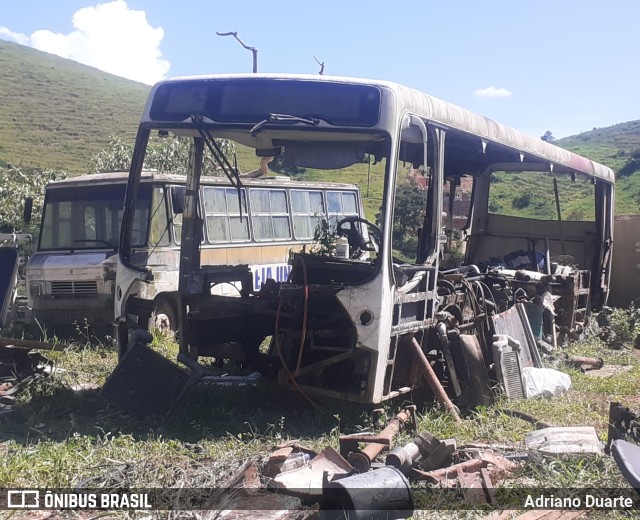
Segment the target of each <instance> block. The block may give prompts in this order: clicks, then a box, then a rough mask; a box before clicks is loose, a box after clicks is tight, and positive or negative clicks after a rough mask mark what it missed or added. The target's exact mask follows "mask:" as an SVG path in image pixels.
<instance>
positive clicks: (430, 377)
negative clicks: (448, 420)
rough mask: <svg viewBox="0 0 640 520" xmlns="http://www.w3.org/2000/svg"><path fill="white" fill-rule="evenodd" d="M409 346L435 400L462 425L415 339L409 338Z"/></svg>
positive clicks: (456, 411)
mask: <svg viewBox="0 0 640 520" xmlns="http://www.w3.org/2000/svg"><path fill="white" fill-rule="evenodd" d="M411 346H412V347H413V352H414V354H415V356H416V359H417V360H418V363H419V367H420V368H421V369H422V375H423V376H424V378H425V379H426V380H427V383H428V384H429V388H431V390H432V391H433V393H434V394H435V396H436V399H437V400H438V401H439V402H440V403H441V404H442V405H443V406H444V407H445V408H446V409H447V410H448V411H449V412H450V413H451V415H453V418H454V419H455V421H456V422H457V423H458V424H460V423H462V419H460V415H458V410H457V409H456V407H455V406H454V405H453V403H452V402H451V399H449V396H448V395H447V393H446V392H445V390H444V388H442V384H440V381H439V380H438V376H437V375H436V373H435V372H434V371H433V368H431V363H429V360H428V359H427V356H425V355H424V352H422V347H420V344H419V343H418V341H417V340H416V338H411Z"/></svg>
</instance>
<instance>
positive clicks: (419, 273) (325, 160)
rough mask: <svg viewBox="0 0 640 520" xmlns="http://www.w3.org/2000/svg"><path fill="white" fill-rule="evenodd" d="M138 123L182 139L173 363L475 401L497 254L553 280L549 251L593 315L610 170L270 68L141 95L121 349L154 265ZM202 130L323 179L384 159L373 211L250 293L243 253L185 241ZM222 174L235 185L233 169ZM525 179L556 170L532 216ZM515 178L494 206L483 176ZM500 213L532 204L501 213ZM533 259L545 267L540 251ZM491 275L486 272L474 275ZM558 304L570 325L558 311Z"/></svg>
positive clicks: (372, 397)
mask: <svg viewBox="0 0 640 520" xmlns="http://www.w3.org/2000/svg"><path fill="white" fill-rule="evenodd" d="M152 133H160V134H167V133H169V134H173V135H178V136H185V137H188V138H190V139H191V141H192V160H191V165H190V169H189V171H188V174H187V181H186V185H187V191H186V196H185V205H184V208H185V209H184V214H183V222H182V241H181V249H180V275H179V276H180V278H179V282H178V290H179V302H180V308H179V315H180V320H179V322H180V354H179V356H178V359H179V360H180V361H181V362H182V363H184V364H185V365H187V366H188V367H190V368H191V369H193V370H196V371H197V370H198V366H197V361H198V359H199V358H200V357H202V356H208V357H214V358H224V359H240V358H243V357H245V358H246V357H248V358H249V360H250V361H253V362H255V365H256V366H257V367H259V368H261V369H262V368H264V370H263V371H264V373H265V374H269V373H271V372H270V369H274V368H275V369H277V370H279V373H280V376H281V377H280V381H285V382H287V383H289V384H291V385H292V386H293V387H295V388H296V389H298V390H300V391H303V392H305V393H308V394H321V395H325V396H333V397H338V398H340V399H350V400H355V401H360V402H365V403H378V402H381V401H384V400H387V399H390V398H392V397H396V396H399V395H402V394H407V393H409V392H411V391H412V390H414V389H417V388H419V387H421V386H425V385H424V381H425V380H427V381H429V387H430V388H431V390H433V391H434V392H435V393H436V394H438V392H439V390H438V384H436V383H435V382H434V381H433V378H432V377H431V376H430V375H429V371H430V370H431V371H432V372H433V373H435V376H437V378H438V381H439V384H440V386H441V387H443V388H444V389H445V390H446V392H447V393H448V395H449V396H450V397H453V398H457V397H459V398H461V399H462V400H464V399H465V398H466V399H469V400H471V401H473V400H476V402H478V399H479V398H482V397H483V395H485V392H488V391H489V387H490V385H491V380H492V379H495V378H496V374H495V373H494V372H493V366H494V365H493V359H492V345H491V338H492V335H493V333H494V328H495V327H494V324H495V322H494V321H492V316H493V315H495V314H496V313H499V312H501V311H503V310H508V309H509V308H511V307H513V306H514V304H515V303H516V301H517V297H518V294H519V293H518V292H517V290H516V287H515V286H516V283H519V282H518V279H516V278H514V277H512V278H509V274H510V273H504V272H503V273H498V274H495V272H496V271H499V270H500V269H502V270H503V271H504V269H505V268H506V267H507V266H508V265H509V264H508V260H507V259H511V258H512V253H516V257H515V258H519V263H518V266H519V269H523V266H524V265H525V263H526V258H530V259H532V262H531V264H530V265H528V266H527V267H528V269H529V270H530V271H538V270H540V269H544V270H545V271H547V276H552V277H553V276H564V275H558V274H556V272H555V271H552V267H553V266H554V265H555V266H556V267H557V265H558V264H559V263H560V264H561V263H562V262H565V263H566V265H565V267H567V269H565V271H563V272H568V271H570V270H571V269H573V268H575V269H577V270H579V272H580V273H585V272H586V273H588V275H589V276H581V277H580V282H579V286H578V287H575V294H574V295H573V296H575V297H576V298H577V300H581V301H582V304H583V305H584V306H585V307H589V308H591V307H593V308H597V307H598V306H599V305H602V303H603V302H604V301H605V299H606V294H607V287H608V277H609V265H610V254H609V250H610V245H611V241H612V214H613V213H612V208H613V187H614V176H613V172H612V171H611V170H610V169H609V168H606V167H604V166H602V165H600V164H597V163H594V162H593V161H591V160H588V159H585V158H583V157H580V156H578V155H576V154H573V153H570V152H568V151H566V150H563V149H560V148H558V147H556V146H554V145H552V144H549V143H547V142H544V141H542V140H540V139H538V138H534V137H531V136H528V135H526V134H524V133H522V132H519V131H517V130H514V129H511V128H507V127H505V126H503V125H501V124H499V123H496V122H494V121H491V120H489V119H486V118H484V117H482V116H480V115H477V114H474V113H472V112H469V111H467V110H464V109H462V108H460V107H457V106H455V105H452V104H450V103H447V102H444V101H442V100H439V99H436V98H433V97H431V96H429V95H427V94H424V93H422V92H418V91H416V90H413V89H410V88H407V87H405V86H401V85H398V84H394V83H390V82H383V81H373V80H362V79H352V78H340V77H329V76H302V75H285V74H252V75H220V76H205V77H194V78H179V79H175V80H167V81H162V82H160V83H158V84H156V85H155V86H154V87H153V88H152V90H151V93H150V95H149V98H148V101H147V104H146V107H145V109H144V113H143V115H142V120H141V122H140V126H139V130H138V135H137V138H136V145H135V151H134V155H133V161H132V167H131V171H130V177H129V185H128V188H127V196H126V200H125V207H124V217H123V226H122V235H121V240H120V248H119V252H118V255H119V256H118V272H117V281H116V312H115V313H116V319H117V321H118V334H117V336H118V342H119V345H120V348H121V352H122V353H125V352H126V349H127V348H128V347H130V346H131V345H130V344H129V343H128V341H129V340H128V338H129V332H130V330H131V327H132V326H134V324H133V323H132V321H131V320H130V318H129V314H130V313H129V306H130V302H131V301H132V299H133V298H135V294H134V293H133V292H132V289H131V288H132V287H134V286H135V287H140V286H142V285H144V284H145V283H148V281H149V280H150V279H152V277H153V276H155V275H154V272H153V269H151V270H149V269H145V268H144V267H143V266H142V265H141V264H140V262H137V261H136V254H137V251H136V247H135V236H136V234H135V228H136V225H135V209H136V202H137V200H138V198H139V193H140V190H141V189H142V188H143V186H144V184H143V177H141V172H142V165H143V164H144V159H145V151H146V145H147V142H148V139H149V137H150V135H151V134H152ZM216 139H228V140H231V141H233V142H235V143H238V144H241V145H243V146H247V147H250V148H251V149H253V150H255V153H256V156H257V158H259V157H264V156H281V157H282V159H283V161H284V162H285V163H286V164H290V165H292V166H297V167H303V168H307V169H310V170H322V171H324V175H325V177H324V178H333V179H335V180H340V179H342V178H344V177H345V176H346V175H347V174H349V172H351V171H353V169H354V168H359V167H361V165H362V162H363V160H364V158H365V157H367V156H368V157H370V158H371V159H372V161H373V162H374V163H375V164H377V166H378V167H379V168H382V169H383V170H384V181H383V182H384V188H383V189H384V196H383V200H382V203H381V206H380V208H379V212H378V213H377V214H378V216H379V218H378V221H377V222H371V221H367V220H364V219H358V222H355V221H354V220H353V219H349V218H345V219H343V220H342V221H341V222H339V223H338V227H339V228H344V229H342V234H343V235H345V236H346V237H347V238H348V241H349V246H350V252H349V254H348V255H347V256H348V257H347V258H336V257H335V256H332V255H319V254H310V253H309V252H306V253H305V252H303V253H297V254H294V255H293V257H292V260H291V265H292V271H291V273H290V275H289V279H288V280H287V281H283V282H280V283H274V284H272V286H271V288H270V290H268V291H258V292H256V291H255V289H254V286H253V281H252V276H251V270H250V268H249V266H247V265H246V263H247V262H244V261H242V260H241V259H239V258H238V257H235V256H233V255H232V254H230V253H227V254H226V256H223V255H222V253H220V255H219V256H216V257H215V258H214V257H212V256H210V255H209V254H208V252H207V251H205V249H204V248H203V247H202V246H201V244H202V242H201V239H200V234H199V230H200V229H201V218H202V215H206V213H207V204H206V201H205V203H204V204H203V201H202V199H201V197H200V195H199V194H200V186H201V185H202V184H203V183H204V182H205V178H204V177H203V176H202V175H201V172H202V167H203V165H202V159H203V155H204V151H205V150H208V151H209V152H212V151H215V148H216V146H215V140H216ZM256 160H258V159H256ZM226 173H227V175H228V176H229V178H230V179H233V182H234V183H235V184H236V185H237V186H238V188H237V189H241V187H242V186H243V181H242V180H241V179H238V172H237V171H236V168H235V167H234V166H233V165H232V164H226ZM540 175H542V176H547V177H550V178H551V179H552V180H554V181H556V183H555V184H553V185H552V186H551V187H550V188H545V189H548V190H550V191H549V194H550V197H551V200H553V197H554V189H555V192H556V197H555V199H556V204H555V205H553V206H549V207H548V208H547V209H549V211H548V212H547V213H544V214H540V215H538V213H536V212H535V211H533V209H536V211H537V209H539V208H538V207H537V206H536V204H537V203H536V200H537V199H535V186H536V185H537V184H535V183H534V179H538V176H540ZM462 177H469V178H471V179H472V185H473V188H472V191H471V193H470V200H471V202H470V206H471V210H470V214H469V215H468V224H467V226H466V227H465V229H464V230H462V233H464V235H465V236H466V241H467V247H466V257H465V260H464V262H465V264H466V266H463V267H461V268H457V269H454V270H452V271H447V272H441V270H440V265H439V262H440V257H441V253H442V248H443V243H445V242H447V236H446V235H445V234H443V230H447V229H448V230H451V226H447V225H445V222H444V220H443V209H444V208H443V203H442V200H443V195H444V191H445V190H444V188H445V183H447V182H449V183H450V186H451V187H450V189H449V197H450V200H452V199H455V194H454V191H455V190H454V189H453V186H456V185H457V184H458V182H459V179H461V178H462ZM412 179H413V180H412ZM516 181H518V182H519V183H520V184H522V183H524V185H525V186H527V187H529V188H532V187H533V189H534V193H532V194H529V195H528V199H527V196H524V195H523V197H522V199H521V200H520V199H519V200H518V201H509V203H508V204H506V203H504V204H503V203H502V202H501V200H502V199H500V197H501V192H500V191H499V188H500V186H505V185H506V186H510V188H509V189H510V190H511V191H512V192H513V193H516V192H517V189H519V188H517V183H516ZM536 182H537V181H536ZM573 182H578V183H579V184H580V191H579V194H580V196H584V197H585V200H586V201H587V202H586V203H585V208H586V209H585V211H584V212H582V213H580V212H577V211H576V212H572V215H567V214H566V212H565V214H564V216H563V215H562V213H561V211H560V209H561V207H562V205H563V204H565V205H566V203H567V200H566V197H565V192H564V191H563V190H564V186H565V184H566V185H570V184H571V183H573ZM505 183H506V184H505ZM554 186H555V188H554ZM407 187H409V188H407ZM541 189H542V188H541ZM507 191H509V190H507ZM418 192H420V193H418ZM230 193H233V191H231V192H230ZM412 193H413V194H416V193H417V194H419V195H420V196H421V197H422V198H421V201H422V202H420V203H419V204H417V206H416V205H415V204H414V199H410V200H411V201H412V202H411V204H409V203H408V202H407V201H408V200H409V198H405V195H407V194H408V195H412ZM492 193H493V195H492ZM576 193H578V192H576ZM532 197H533V198H532ZM540 204H541V205H543V206H544V205H545V204H546V202H545V201H543V202H540ZM534 206H535V208H534ZM547 206H548V204H547ZM512 207H515V208H516V209H518V207H519V208H520V209H522V208H525V209H526V208H529V209H531V212H530V213H526V212H524V213H522V214H512V213H510V212H509V211H506V210H509V209H510V208H512ZM416 208H417V209H416ZM552 210H553V211H552ZM579 213H580V214H579ZM576 216H578V217H580V218H579V219H573V217H576ZM569 217H571V218H569ZM572 219H573V220H572ZM363 249H364V250H367V255H366V256H364V255H362V254H361V251H362V250H363ZM518 250H523V251H524V253H522V254H520V253H518ZM227 251H233V249H231V248H229V249H228V250H227ZM540 254H542V256H543V257H545V260H546V262H545V261H543V262H539V260H538V257H539V255H540ZM518 255H519V256H518ZM522 257H524V258H525V262H523V261H522ZM560 257H563V259H560V260H557V258H560ZM491 277H493V278H491ZM496 277H497V278H499V282H497V281H496V282H495V283H494V282H493V281H492V282H491V283H485V282H483V280H492V279H495V278H496ZM533 279H534V280H536V279H535V278H533ZM134 280H135V281H139V284H140V285H138V286H136V285H135V284H134V283H133V281H134ZM229 281H233V282H235V283H237V284H241V287H242V289H241V297H240V298H230V297H227V296H223V295H218V294H216V293H215V291H214V288H215V287H216V286H217V285H218V284H220V283H223V282H229ZM541 283H542V282H541ZM545 283H546V282H545ZM496 288H498V289H499V291H497V292H496V293H495V294H494V293H493V291H494V289H496ZM572 290H573V289H572ZM584 293H588V297H587V298H586V302H585V298H583V295H584ZM577 300H576V301H577ZM574 303H575V302H574ZM587 312H588V309H587ZM570 314H571V317H572V319H574V321H575V319H577V318H576V314H575V312H573V310H571V311H570ZM569 321H570V320H569ZM267 336H272V343H271V348H270V349H269V351H268V352H266V353H264V352H263V353H262V354H263V355H258V354H257V353H256V348H257V347H256V345H257V344H259V342H260V340H261V339H262V338H264V337H267ZM196 373H197V372H196ZM423 376H424V379H423Z"/></svg>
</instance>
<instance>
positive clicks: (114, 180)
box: [47, 170, 358, 190]
mask: <svg viewBox="0 0 640 520" xmlns="http://www.w3.org/2000/svg"><path fill="white" fill-rule="evenodd" d="M128 179H129V172H108V173H93V174H88V175H78V176H76V177H69V178H67V179H62V180H58V181H52V182H50V183H49V184H48V185H47V188H49V189H51V188H53V189H58V188H69V187H78V186H86V185H109V184H126V183H127V180H128ZM240 180H241V182H242V184H243V186H247V187H269V186H271V187H288V188H296V187H298V188H316V189H317V188H334V189H344V190H356V189H358V187H357V186H355V185H354V184H347V183H342V182H326V181H299V180H295V179H292V178H290V177H286V176H284V175H279V176H265V177H257V178H250V177H242V176H240ZM140 182H142V183H147V182H157V183H167V184H184V183H185V182H186V176H185V175H179V174H175V173H158V172H157V171H152V170H143V171H142V176H141V179H140ZM200 184H201V185H203V186H206V185H220V186H231V183H230V182H229V180H228V179H227V178H226V177H224V176H220V177H212V176H202V177H201V178H200Z"/></svg>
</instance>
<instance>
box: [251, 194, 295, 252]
mask: <svg viewBox="0 0 640 520" xmlns="http://www.w3.org/2000/svg"><path fill="white" fill-rule="evenodd" d="M249 198H250V200H251V222H252V224H253V233H254V237H255V239H256V240H260V241H261V240H290V239H291V222H290V221H289V208H288V204H287V192H286V191H285V190H265V189H251V190H250V197H249Z"/></svg>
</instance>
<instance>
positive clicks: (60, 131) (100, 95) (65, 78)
mask: <svg viewBox="0 0 640 520" xmlns="http://www.w3.org/2000/svg"><path fill="white" fill-rule="evenodd" d="M0 70H1V71H2V74H0V99H2V103H0V159H2V160H4V161H6V162H9V163H11V164H15V165H21V164H22V165H28V166H35V167H41V168H55V169H63V170H66V171H67V172H69V173H71V174H76V173H86V171H87V168H88V165H89V159H90V157H91V156H92V155H93V154H94V153H95V152H96V151H98V150H100V149H101V148H103V147H104V146H105V145H106V144H107V143H108V140H109V135H122V136H127V137H130V138H131V139H133V138H134V136H135V132H136V128H137V124H138V121H139V119H140V115H141V113H142V109H143V107H144V102H145V100H146V97H147V94H148V92H149V87H148V86H147V85H143V84H141V83H136V82H134V81H129V80H126V79H123V78H120V77H117V76H113V75H111V74H107V73H105V72H102V71H99V70H98V69H94V68H92V67H87V66H85V65H81V64H79V63H76V62H74V61H71V60H66V59H63V58H59V57H57V56H54V55H52V54H47V53H45V52H40V51H37V50H34V49H31V48H29V47H25V46H22V45H18V44H15V43H11V42H6V41H2V40H0Z"/></svg>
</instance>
